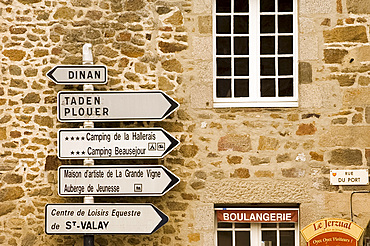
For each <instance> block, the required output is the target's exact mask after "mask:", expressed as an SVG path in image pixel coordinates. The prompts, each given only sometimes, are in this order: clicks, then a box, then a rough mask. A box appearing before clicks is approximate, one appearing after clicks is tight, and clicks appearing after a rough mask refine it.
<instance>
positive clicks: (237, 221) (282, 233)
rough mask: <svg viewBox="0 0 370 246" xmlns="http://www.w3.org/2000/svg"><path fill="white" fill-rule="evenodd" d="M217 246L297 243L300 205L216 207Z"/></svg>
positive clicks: (262, 245) (288, 245)
mask: <svg viewBox="0 0 370 246" xmlns="http://www.w3.org/2000/svg"><path fill="white" fill-rule="evenodd" d="M215 210H216V223H217V225H216V228H217V229H216V231H217V233H216V234H217V235H216V238H217V240H216V241H217V245H218V246H242V245H243V246H250V245H261V246H283V245H284V246H298V245H299V230H298V224H299V209H298V208H233V207H229V208H228V207H222V208H216V209H215Z"/></svg>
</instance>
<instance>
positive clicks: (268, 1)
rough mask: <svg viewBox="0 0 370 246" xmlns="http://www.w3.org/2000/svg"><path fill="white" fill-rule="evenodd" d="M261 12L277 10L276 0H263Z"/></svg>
mask: <svg viewBox="0 0 370 246" xmlns="http://www.w3.org/2000/svg"><path fill="white" fill-rule="evenodd" d="M260 11H261V12H275V0H261V4H260Z"/></svg>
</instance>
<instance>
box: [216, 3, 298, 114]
mask: <svg viewBox="0 0 370 246" xmlns="http://www.w3.org/2000/svg"><path fill="white" fill-rule="evenodd" d="M297 2H298V0H293V34H292V35H293V76H290V77H293V96H292V97H278V96H276V97H259V96H258V94H259V90H260V82H259V80H260V74H259V73H260V57H261V55H260V54H259V53H260V42H259V40H260V25H259V19H260V10H259V5H260V4H259V3H260V0H249V13H237V15H240V14H243V15H249V35H247V36H249V55H248V56H244V57H249V76H247V77H248V79H249V97H241V98H233V95H232V97H230V98H218V97H217V95H216V93H217V91H216V79H217V63H216V37H218V36H231V37H233V35H234V34H231V35H227V34H226V35H225V34H219V35H216V16H221V15H230V13H227V14H223V13H216V0H214V1H213V107H214V108H228V107H298V14H297V4H298V3H297ZM233 3H234V0H231V4H232V6H231V15H232V16H233V15H234V6H233ZM269 13H270V12H264V14H269ZM278 13H284V12H278V10H277V0H275V12H271V13H270V14H275V20H276V19H277V16H278V15H277V14H278ZM232 18H233V17H232ZM251 20H257V22H254V23H253V21H251ZM277 25H278V22H277V20H276V21H275V32H276V30H277ZM233 28H234V27H233V20H232V21H231V30H233ZM275 35H276V36H278V33H275ZM236 36H240V35H236ZM257 40H258V42H257ZM275 40H276V41H275V42H277V40H278V39H277V38H276V39H275ZM233 44H234V41H233V38H231V50H232V52H231V59H233V57H234V55H233V49H234V47H233ZM275 49H277V45H275ZM262 56H263V55H262ZM283 56H284V55H275V59H277V58H278V57H283ZM217 57H222V56H217ZM275 64H276V65H277V64H278V63H277V62H275ZM233 73H234V71H233V67H231V77H233ZM277 76H278V75H277V74H276V75H275V76H272V77H277ZM218 78H221V76H219V77H218ZM238 78H240V77H238ZM241 78H242V77H241ZM279 78H281V76H279ZM276 86H278V85H277V83H276ZM231 88H233V83H232V84H231ZM232 91H233V89H232ZM276 91H278V90H277V88H276Z"/></svg>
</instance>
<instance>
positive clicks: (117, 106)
mask: <svg viewBox="0 0 370 246" xmlns="http://www.w3.org/2000/svg"><path fill="white" fill-rule="evenodd" d="M57 105H58V120H59V121H61V122H82V121H87V120H89V121H159V120H163V119H164V118H166V117H167V116H168V115H170V114H171V113H172V112H173V111H175V110H176V109H177V108H178V107H179V104H178V103H177V102H176V101H174V100H173V99H172V98H171V97H169V96H168V95H167V94H166V93H164V92H163V91H132V92H126V91H83V92H77V91H72V92H67V91H62V92H59V93H58V104H57Z"/></svg>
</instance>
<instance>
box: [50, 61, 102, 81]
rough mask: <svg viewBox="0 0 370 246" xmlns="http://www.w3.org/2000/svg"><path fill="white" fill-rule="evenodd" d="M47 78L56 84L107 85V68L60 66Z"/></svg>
mask: <svg viewBox="0 0 370 246" xmlns="http://www.w3.org/2000/svg"><path fill="white" fill-rule="evenodd" d="M46 76H47V77H48V78H49V79H51V80H52V81H54V82H55V83H56V84H105V83H107V81H108V73H107V67H106V66H103V65H58V66H55V67H53V68H52V69H51V70H50V71H49V72H47V73H46Z"/></svg>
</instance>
